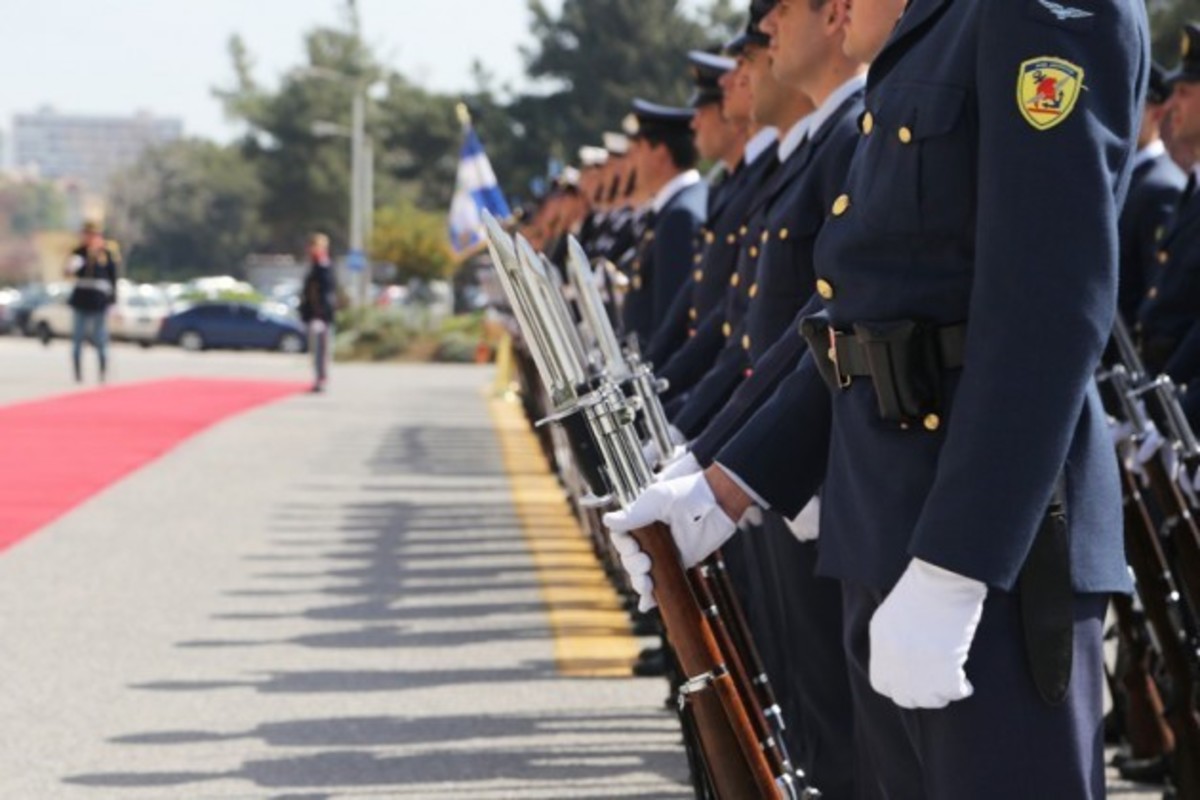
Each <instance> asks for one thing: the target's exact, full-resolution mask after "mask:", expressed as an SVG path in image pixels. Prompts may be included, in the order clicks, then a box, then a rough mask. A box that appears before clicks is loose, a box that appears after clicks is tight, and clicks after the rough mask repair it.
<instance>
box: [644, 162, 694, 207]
mask: <svg viewBox="0 0 1200 800" xmlns="http://www.w3.org/2000/svg"><path fill="white" fill-rule="evenodd" d="M700 180H701V178H700V172H699V171H698V170H694V169H689V170H685V171H683V172H681V173H679V174H678V175H676V176H675V177H674V178H671V180H669V181H667V185H666V186H664V187H662V188H661V189H659V190H658V194H656V195H654V201H653V202H652V203H650V208H652V209H654V213H655V214H658V213H661V212H662V210H663V209H664V208H666V205H667V203H669V202H671V199H672V198H674V197H675V195H677V194H679V193H680V192H682V191H683V190H684V189H686V188H688V187H689V186H695V185H696V184H697V183H699V182H700Z"/></svg>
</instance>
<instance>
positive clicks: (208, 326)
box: [158, 302, 308, 353]
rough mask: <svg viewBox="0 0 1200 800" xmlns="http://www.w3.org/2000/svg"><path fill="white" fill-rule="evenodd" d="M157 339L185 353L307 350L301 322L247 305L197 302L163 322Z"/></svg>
mask: <svg viewBox="0 0 1200 800" xmlns="http://www.w3.org/2000/svg"><path fill="white" fill-rule="evenodd" d="M158 338H159V341H161V342H165V343H167V344H177V345H179V346H180V347H182V348H183V349H184V350H204V349H206V348H210V347H231V348H254V349H260V350H280V351H282V352H285V353H303V352H304V351H305V350H307V349H308V335H307V332H306V331H305V329H304V326H303V325H302V324H301V323H299V322H297V321H296V320H294V319H290V318H288V317H283V316H279V315H278V314H272V313H270V312H267V311H264V310H263V309H261V308H259V307H258V306H256V305H252V304H250V303H227V302H207V303H197V304H196V305H194V306H192V307H190V308H188V309H186V310H184V311H180V312H178V313H175V314H172V315H171V316H169V317H167V318H166V319H164V320H163V323H162V327H161V328H160V329H159V331H158Z"/></svg>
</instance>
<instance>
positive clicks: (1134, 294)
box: [1117, 64, 1187, 326]
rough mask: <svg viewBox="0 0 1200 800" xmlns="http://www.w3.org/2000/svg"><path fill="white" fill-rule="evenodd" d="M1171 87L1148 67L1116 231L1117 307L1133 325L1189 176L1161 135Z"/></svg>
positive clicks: (1158, 69) (1160, 72)
mask: <svg viewBox="0 0 1200 800" xmlns="http://www.w3.org/2000/svg"><path fill="white" fill-rule="evenodd" d="M1170 94H1171V86H1170V84H1169V83H1168V82H1167V76H1166V75H1165V74H1164V72H1163V70H1162V68H1161V67H1159V66H1158V65H1157V64H1155V65H1152V67H1151V70H1150V86H1149V89H1148V90H1147V92H1146V107H1145V109H1144V110H1143V111H1142V129H1141V132H1140V133H1139V134H1138V151H1137V155H1136V156H1135V157H1134V165H1133V178H1132V179H1131V180H1130V183H1129V196H1128V197H1127V198H1126V199H1125V207H1124V208H1122V209H1121V218H1120V221H1119V223H1118V231H1119V232H1120V237H1121V271H1120V285H1119V289H1118V292H1117V310H1118V311H1120V313H1121V316H1122V317H1124V319H1125V321H1126V323H1127V324H1129V325H1131V326H1132V325H1133V324H1134V323H1136V322H1137V312H1138V307H1139V306H1140V305H1141V303H1142V298H1144V297H1145V295H1146V292H1147V291H1149V289H1150V287H1151V286H1153V285H1154V283H1155V279H1156V278H1157V277H1158V272H1159V267H1160V266H1161V265H1160V264H1159V261H1158V253H1159V247H1158V244H1159V240H1160V239H1161V238H1162V237H1163V236H1164V235H1165V233H1166V229H1167V223H1168V221H1169V220H1170V218H1171V216H1172V215H1173V214H1174V213H1175V210H1176V208H1178V206H1179V199H1180V196H1181V195H1182V194H1183V187H1184V184H1185V183H1186V181H1187V179H1186V177H1185V176H1184V174H1183V171H1182V170H1180V169H1179V167H1177V166H1176V165H1175V163H1174V162H1173V161H1171V158H1170V156H1169V155H1168V154H1167V148H1166V146H1165V145H1164V144H1163V140H1162V137H1161V135H1160V129H1161V123H1162V119H1163V116H1164V114H1165V113H1166V102H1167V98H1168V97H1169V96H1170Z"/></svg>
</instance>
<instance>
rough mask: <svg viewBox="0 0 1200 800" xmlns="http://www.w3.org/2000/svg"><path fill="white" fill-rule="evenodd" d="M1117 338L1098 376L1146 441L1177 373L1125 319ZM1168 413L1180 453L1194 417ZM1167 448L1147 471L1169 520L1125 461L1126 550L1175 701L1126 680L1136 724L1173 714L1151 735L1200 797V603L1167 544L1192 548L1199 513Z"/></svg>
mask: <svg viewBox="0 0 1200 800" xmlns="http://www.w3.org/2000/svg"><path fill="white" fill-rule="evenodd" d="M1113 340H1114V346H1115V348H1114V349H1115V351H1116V353H1115V357H1116V362H1117V363H1115V364H1113V365H1112V366H1111V367H1110V368H1108V369H1107V370H1106V371H1105V372H1103V373H1101V374H1100V375H1098V376H1097V379H1098V382H1099V384H1100V387H1101V390H1102V395H1103V396H1104V398H1105V401H1106V407H1107V408H1108V411H1109V413H1110V414H1111V415H1112V416H1114V417H1115V418H1116V419H1118V420H1120V421H1122V422H1123V423H1124V424H1125V425H1126V426H1127V428H1128V430H1129V435H1128V442H1129V443H1130V444H1131V445H1133V446H1134V447H1140V446H1142V445H1144V444H1145V442H1146V441H1147V439H1148V437H1151V436H1152V435H1153V432H1154V426H1153V423H1152V422H1150V420H1149V419H1148V418H1147V416H1146V413H1145V410H1144V407H1143V404H1142V398H1143V397H1144V396H1147V395H1153V396H1154V397H1155V399H1156V400H1158V402H1159V403H1160V404H1161V405H1160V411H1165V412H1167V413H1168V414H1169V415H1170V414H1173V412H1172V411H1171V409H1170V405H1171V404H1172V401H1173V400H1174V397H1173V392H1174V389H1173V387H1172V386H1171V385H1170V383H1169V381H1165V382H1164V381H1163V380H1161V379H1154V380H1150V379H1148V378H1147V376H1146V375H1145V372H1144V368H1143V367H1142V365H1141V361H1140V359H1139V358H1138V357H1137V353H1136V351H1135V350H1133V348H1132V342H1131V340H1130V339H1129V336H1128V331H1127V330H1126V329H1125V328H1124V325H1123V323H1122V322H1121V321H1120V320H1117V323H1116V330H1115V331H1114V336H1113ZM1174 405H1175V411H1179V409H1178V404H1177V402H1175V403H1174ZM1165 419H1166V421H1167V422H1168V424H1169V425H1170V426H1171V434H1172V437H1173V438H1174V437H1176V436H1177V437H1178V438H1176V439H1175V441H1174V442H1173V443H1171V444H1170V449H1168V450H1167V451H1166V452H1167V453H1176V454H1177V453H1179V452H1180V451H1181V450H1182V449H1183V448H1185V447H1186V444H1187V442H1186V437H1187V436H1189V435H1190V429H1188V428H1187V422H1186V419H1182V413H1181V412H1180V413H1179V418H1178V419H1172V418H1171V417H1170V416H1168V417H1167V418H1165ZM1180 426H1181V427H1180ZM1192 442H1193V443H1194V437H1193V438H1192ZM1162 456H1163V453H1162V448H1160V450H1159V452H1156V453H1154V454H1152V455H1151V457H1150V458H1149V459H1147V460H1146V461H1145V463H1144V465H1143V467H1142V469H1143V473H1142V475H1143V476H1144V478H1145V480H1146V481H1147V483H1149V484H1150V486H1151V488H1152V494H1153V495H1154V498H1155V501H1156V504H1161V505H1159V508H1158V509H1157V510H1158V511H1159V512H1160V516H1162V517H1163V519H1162V520H1161V524H1156V521H1155V515H1154V513H1152V510H1151V506H1150V504H1149V503H1148V502H1147V501H1146V498H1145V497H1144V495H1143V494H1142V491H1141V486H1140V480H1139V476H1138V475H1137V474H1135V472H1134V471H1133V470H1132V469H1130V467H1129V465H1128V464H1126V463H1125V461H1124V460H1122V461H1121V477H1122V486H1123V494H1122V499H1123V503H1124V523H1125V550H1126V555H1127V557H1128V560H1129V565H1130V568H1131V569H1132V571H1133V574H1134V577H1135V580H1136V583H1137V591H1138V597H1139V598H1140V600H1141V602H1142V606H1143V608H1144V610H1145V618H1146V621H1147V622H1148V625H1149V628H1148V630H1149V633H1150V634H1151V635H1152V636H1151V642H1150V643H1151V644H1152V645H1153V647H1154V650H1156V651H1157V653H1158V655H1159V657H1160V658H1161V660H1162V664H1163V667H1164V668H1165V671H1166V674H1167V677H1168V679H1169V694H1168V698H1169V702H1167V703H1166V704H1165V709H1166V710H1165V713H1164V712H1160V711H1159V710H1158V709H1159V708H1161V707H1162V703H1161V699H1158V700H1157V702H1156V697H1155V694H1156V693H1155V692H1153V691H1152V690H1151V687H1152V684H1147V682H1146V681H1145V680H1144V679H1143V678H1141V677H1136V676H1135V679H1131V680H1130V681H1129V682H1128V683H1126V686H1127V687H1128V688H1130V689H1132V693H1131V695H1130V706H1131V707H1130V712H1131V717H1130V719H1131V723H1130V728H1131V730H1132V729H1133V728H1134V727H1142V728H1144V727H1149V728H1154V727H1157V724H1156V723H1155V722H1154V721H1153V719H1152V720H1151V721H1150V724H1149V725H1147V724H1146V722H1144V721H1143V722H1140V723H1138V724H1137V725H1135V724H1134V722H1133V720H1134V719H1135V717H1134V716H1132V715H1140V717H1141V718H1142V719H1143V720H1144V719H1145V718H1146V717H1151V718H1155V717H1157V718H1158V719H1161V718H1162V717H1161V716H1159V715H1160V714H1162V715H1163V716H1165V719H1166V721H1167V723H1168V725H1169V727H1170V735H1166V734H1165V733H1149V735H1148V736H1147V737H1146V739H1147V740H1149V741H1151V742H1152V741H1153V740H1154V739H1155V738H1158V739H1159V740H1161V742H1162V747H1163V752H1164V753H1166V754H1168V756H1169V759H1170V762H1171V773H1172V776H1173V779H1174V783H1175V786H1176V789H1177V791H1178V795H1177V796H1178V798H1179V800H1200V713H1198V711H1197V699H1198V697H1200V695H1198V691H1200V635H1198V634H1200V630H1198V628H1197V617H1196V615H1195V613H1194V605H1193V604H1192V603H1191V602H1190V601H1191V600H1192V599H1193V598H1190V597H1188V596H1186V595H1183V594H1181V592H1180V590H1179V585H1180V584H1179V582H1178V581H1177V575H1178V570H1177V569H1175V568H1176V567H1182V566H1184V565H1183V564H1172V562H1171V560H1169V559H1168V557H1167V553H1166V551H1165V550H1164V548H1163V545H1164V543H1165V542H1169V543H1174V544H1176V545H1177V550H1179V551H1187V550H1188V549H1189V547H1190V546H1191V542H1190V541H1189V539H1190V537H1191V534H1192V533H1193V529H1189V524H1188V523H1189V522H1190V520H1191V515H1190V513H1189V511H1188V508H1187V504H1186V503H1185V502H1183V500H1182V497H1183V496H1182V494H1181V490H1180V487H1179V484H1178V483H1177V482H1176V478H1175V477H1174V476H1173V475H1172V474H1171V470H1168V469H1167V466H1166V464H1165V463H1164V461H1163V459H1162ZM1180 540H1182V541H1180ZM1188 577H1190V578H1191V579H1192V580H1193V581H1194V580H1195V579H1196V578H1197V577H1200V573H1192V574H1191V575H1190V576H1188ZM1132 634H1133V632H1132V631H1126V632H1124V633H1123V634H1122V638H1123V639H1124V638H1126V636H1129V639H1130V641H1129V642H1127V646H1130V647H1131V648H1132V649H1131V651H1130V655H1131V656H1132V658H1131V660H1133V661H1141V660H1142V654H1141V653H1139V650H1138V647H1139V643H1138V641H1137V637H1136V635H1132ZM1143 664H1144V661H1143ZM1135 669H1136V667H1135ZM1142 733H1146V731H1144V730H1143V731H1141V732H1140V733H1139V735H1141V734H1142ZM1151 746H1153V745H1151Z"/></svg>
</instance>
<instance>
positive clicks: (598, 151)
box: [579, 145, 608, 169]
mask: <svg viewBox="0 0 1200 800" xmlns="http://www.w3.org/2000/svg"><path fill="white" fill-rule="evenodd" d="M607 163H608V151H607V150H605V149H604V148H603V147H592V146H590V145H584V146H583V147H581V148H579V166H581V167H583V168H584V169H586V168H588V167H602V166H604V165H605V164H607Z"/></svg>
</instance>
